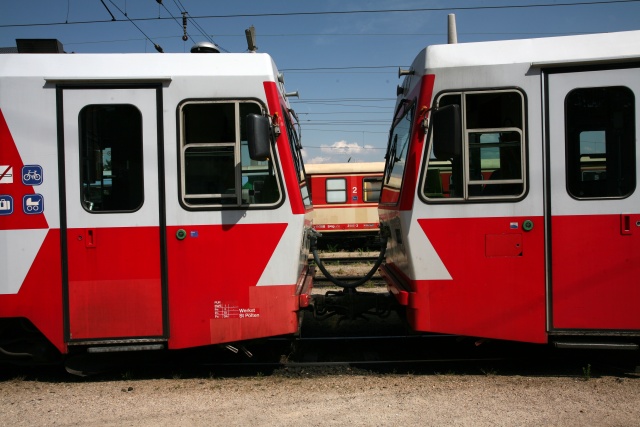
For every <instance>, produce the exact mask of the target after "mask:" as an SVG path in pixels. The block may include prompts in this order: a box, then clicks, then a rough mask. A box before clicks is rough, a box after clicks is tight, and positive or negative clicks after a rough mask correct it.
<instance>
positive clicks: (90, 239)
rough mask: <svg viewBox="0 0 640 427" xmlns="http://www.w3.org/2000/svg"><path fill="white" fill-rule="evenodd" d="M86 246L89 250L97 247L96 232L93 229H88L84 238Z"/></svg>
mask: <svg viewBox="0 0 640 427" xmlns="http://www.w3.org/2000/svg"><path fill="white" fill-rule="evenodd" d="M84 245H85V246H86V247H87V248H95V247H96V232H95V230H94V229H92V228H87V230H86V231H85V236H84Z"/></svg>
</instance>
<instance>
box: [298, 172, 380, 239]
mask: <svg viewBox="0 0 640 427" xmlns="http://www.w3.org/2000/svg"><path fill="white" fill-rule="evenodd" d="M305 169H306V174H307V180H308V188H309V192H310V194H311V201H312V204H313V227H314V229H315V230H316V231H318V232H319V233H321V234H322V237H320V238H319V239H318V246H319V248H322V249H326V248H328V247H331V248H336V249H347V250H353V249H356V248H373V250H378V249H379V243H378V246H377V247H376V246H375V245H376V243H377V242H379V239H378V236H379V231H380V226H379V219H378V201H379V200H380V188H381V186H382V172H383V169H384V162H363V163H325V164H308V165H305Z"/></svg>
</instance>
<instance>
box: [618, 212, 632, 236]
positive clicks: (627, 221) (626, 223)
mask: <svg viewBox="0 0 640 427" xmlns="http://www.w3.org/2000/svg"><path fill="white" fill-rule="evenodd" d="M620 234H622V235H623V236H625V235H630V234H631V215H629V214H620Z"/></svg>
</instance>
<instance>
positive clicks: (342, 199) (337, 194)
mask: <svg viewBox="0 0 640 427" xmlns="http://www.w3.org/2000/svg"><path fill="white" fill-rule="evenodd" d="M326 190H327V203H346V202H347V180H346V179H344V178H327V181H326Z"/></svg>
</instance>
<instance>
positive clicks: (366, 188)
mask: <svg viewBox="0 0 640 427" xmlns="http://www.w3.org/2000/svg"><path fill="white" fill-rule="evenodd" d="M381 188H382V178H380V177H366V178H362V200H363V201H365V202H369V203H377V202H379V201H380V190H381Z"/></svg>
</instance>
